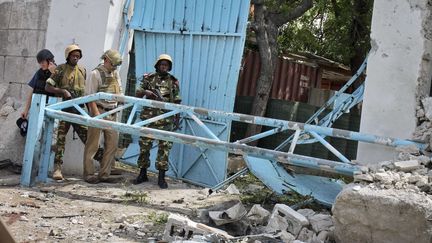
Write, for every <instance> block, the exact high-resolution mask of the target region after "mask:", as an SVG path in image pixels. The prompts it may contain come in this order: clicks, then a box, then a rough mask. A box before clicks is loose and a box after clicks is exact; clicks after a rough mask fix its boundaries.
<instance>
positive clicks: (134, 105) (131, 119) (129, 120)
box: [126, 104, 138, 125]
mask: <svg viewBox="0 0 432 243" xmlns="http://www.w3.org/2000/svg"><path fill="white" fill-rule="evenodd" d="M137 109H138V104H133V107H132V111H131V113H130V114H129V117H128V120H127V122H126V124H128V125H130V124H132V121H133V118H134V116H135V113H136V112H137Z"/></svg>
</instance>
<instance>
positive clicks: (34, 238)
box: [0, 168, 236, 242]
mask: <svg viewBox="0 0 432 243" xmlns="http://www.w3.org/2000/svg"><path fill="white" fill-rule="evenodd" d="M135 176H136V174H135V173H134V172H133V170H132V169H127V168H125V170H124V173H123V175H122V177H123V178H124V180H122V181H121V182H119V183H115V184H108V183H100V184H97V185H92V184H88V183H86V182H84V181H82V180H81V179H79V178H70V177H69V178H67V179H66V180H65V181H63V182H52V183H49V184H44V185H37V186H35V187H32V188H24V187H20V186H2V187H0V215H1V219H2V220H3V222H5V223H6V225H7V226H8V228H9V230H10V231H11V232H12V235H13V237H14V238H15V239H16V241H17V242H146V241H147V240H148V239H149V238H151V237H154V238H157V239H161V238H162V235H163V231H164V228H165V223H166V221H167V217H168V215H169V214H170V213H178V214H182V215H186V216H188V217H190V218H192V219H193V218H194V217H196V216H197V215H198V212H199V209H200V208H204V207H208V206H211V205H216V204H219V203H221V202H224V201H229V200H233V199H236V197H235V196H233V195H226V194H212V195H210V196H209V195H208V190H207V189H204V188H200V187H197V186H193V185H190V184H187V183H183V182H181V181H174V180H168V184H169V188H168V189H165V190H161V189H159V187H158V186H157V183H156V180H157V178H156V176H155V175H153V174H150V178H149V179H150V181H149V182H146V183H143V184H141V185H133V184H131V182H130V181H131V180H132V179H133V178H134V177H135ZM0 178H2V179H3V180H9V181H18V180H19V175H16V174H13V173H11V172H8V171H7V170H0Z"/></svg>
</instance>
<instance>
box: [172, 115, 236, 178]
mask: <svg viewBox="0 0 432 243" xmlns="http://www.w3.org/2000/svg"><path fill="white" fill-rule="evenodd" d="M185 122H186V125H188V126H189V127H190V129H191V132H192V134H193V135H194V136H195V131H194V130H193V128H192V126H191V124H190V122H189V121H188V120H187V119H185ZM226 129H227V127H226V126H225V127H224V128H223V129H222V130H221V131H220V132H219V133H218V136H220V135H221V134H222V133H223V132H224V131H225V130H226ZM207 150H208V148H205V149H204V150H203V151H201V154H200V155H199V156H198V158H196V160H195V161H194V162H192V163H191V164H190V165H189V166H188V168H187V169H186V171H185V172H183V171H182V173H181V175H180V176H181V177H183V176H184V175H186V174H187V173H188V172H189V170H190V169H192V167H193V166H194V165H195V164H196V163H197V162H198V160H199V158H200V157H201V156H203V157H204V154H205V153H206V152H207ZM206 157H207V156H206Z"/></svg>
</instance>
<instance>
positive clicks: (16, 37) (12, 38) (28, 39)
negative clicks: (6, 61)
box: [6, 29, 46, 57]
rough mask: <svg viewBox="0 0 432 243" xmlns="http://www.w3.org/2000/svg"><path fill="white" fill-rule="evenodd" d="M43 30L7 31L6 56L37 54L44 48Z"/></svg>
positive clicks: (44, 32)
mask: <svg viewBox="0 0 432 243" xmlns="http://www.w3.org/2000/svg"><path fill="white" fill-rule="evenodd" d="M45 34H46V31H44V30H19V29H14V30H9V31H8V39H7V48H6V55H10V56H23V57H29V56H36V54H37V52H38V51H39V50H40V49H42V48H43V47H44V46H45Z"/></svg>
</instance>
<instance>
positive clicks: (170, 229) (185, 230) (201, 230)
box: [163, 214, 233, 242]
mask: <svg viewBox="0 0 432 243" xmlns="http://www.w3.org/2000/svg"><path fill="white" fill-rule="evenodd" d="M207 234H213V235H215V236H218V237H219V238H220V239H222V240H229V239H232V238H233V237H232V236H231V235H229V234H228V233H227V232H225V231H223V230H220V229H216V228H213V227H210V226H207V225H205V224H200V223H196V222H194V221H192V220H190V219H188V218H186V217H183V216H180V215H177V214H170V215H169V216H168V222H167V223H166V225H165V231H164V235H163V240H165V241H168V242H172V241H175V240H189V239H192V237H193V236H194V235H207Z"/></svg>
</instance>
